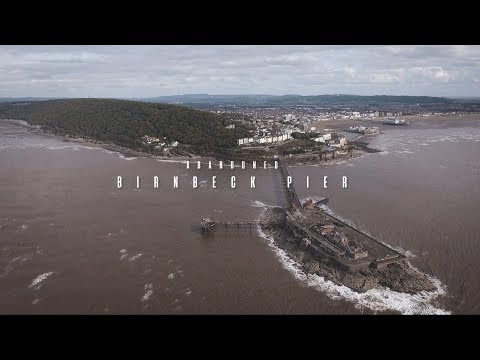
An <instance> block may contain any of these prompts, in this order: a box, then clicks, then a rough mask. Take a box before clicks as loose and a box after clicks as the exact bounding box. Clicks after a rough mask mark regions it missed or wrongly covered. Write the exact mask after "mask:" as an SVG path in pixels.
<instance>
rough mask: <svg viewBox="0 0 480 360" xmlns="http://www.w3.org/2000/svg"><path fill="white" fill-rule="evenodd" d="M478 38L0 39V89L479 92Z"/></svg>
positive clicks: (120, 93) (56, 92)
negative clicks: (385, 42) (4, 42)
mask: <svg viewBox="0 0 480 360" xmlns="http://www.w3.org/2000/svg"><path fill="white" fill-rule="evenodd" d="M479 79H480V46H256V45H252V46H187V45H181V46H0V96H74V97H85V96H91V97H93V96H96V97H151V96H159V95H171V94H182V93H192V92H194V93H211V94H234V93H237V94H240V93H241V94H246V93H268V94H286V93H293V92H294V93H298V94H304V95H311V94H325V93H356V94H398V95H400V94H402V95H404V94H411V95H438V96H480V91H479V90H480V87H479V85H480V83H479Z"/></svg>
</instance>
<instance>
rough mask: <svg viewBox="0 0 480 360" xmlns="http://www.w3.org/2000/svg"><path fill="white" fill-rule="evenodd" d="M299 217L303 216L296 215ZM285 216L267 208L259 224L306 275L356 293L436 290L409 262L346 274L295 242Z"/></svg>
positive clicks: (277, 209)
mask: <svg viewBox="0 0 480 360" xmlns="http://www.w3.org/2000/svg"><path fill="white" fill-rule="evenodd" d="M297 215H298V216H299V217H301V216H303V215H302V214H297ZM286 217H287V212H286V210H285V209H282V208H278V207H275V208H269V209H267V211H266V212H265V214H264V216H263V217H262V219H261V221H260V224H261V226H262V229H263V231H265V232H267V233H268V234H269V235H271V236H272V237H273V239H274V241H275V243H276V245H277V246H278V247H280V248H282V249H284V250H285V251H286V252H287V253H288V254H290V257H291V258H292V259H293V260H295V261H296V262H297V263H298V264H300V265H301V266H302V268H303V270H304V271H305V273H306V274H317V275H319V276H322V277H324V278H326V279H328V280H330V281H332V282H333V283H335V284H337V285H345V286H348V287H349V288H351V289H353V290H354V291H357V292H365V291H368V290H370V289H372V288H375V287H377V286H383V287H387V288H390V289H392V290H394V291H398V292H403V293H412V294H413V293H418V292H422V291H432V290H435V286H434V285H433V283H432V281H431V280H430V279H429V277H428V276H427V275H425V274H422V273H420V272H419V271H417V270H415V269H414V268H413V267H412V266H411V265H410V264H409V263H408V261H406V260H405V261H403V262H400V263H392V264H389V265H387V267H386V268H383V269H363V270H360V271H346V270H343V269H342V268H340V267H339V266H338V265H336V262H335V261H332V259H331V258H329V257H323V256H322V257H321V256H318V255H317V254H315V255H314V254H312V253H311V252H309V251H308V250H307V247H306V246H305V243H304V241H296V240H295V236H293V235H292V234H291V233H289V232H288V231H287V230H286V228H285V224H286Z"/></svg>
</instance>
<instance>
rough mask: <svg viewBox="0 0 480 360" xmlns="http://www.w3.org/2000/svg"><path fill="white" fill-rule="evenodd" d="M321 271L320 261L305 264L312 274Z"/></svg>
mask: <svg viewBox="0 0 480 360" xmlns="http://www.w3.org/2000/svg"><path fill="white" fill-rule="evenodd" d="M319 269H320V265H319V263H318V261H309V262H308V263H306V264H305V270H306V271H307V272H308V273H310V274H315V273H317V271H318V270H319Z"/></svg>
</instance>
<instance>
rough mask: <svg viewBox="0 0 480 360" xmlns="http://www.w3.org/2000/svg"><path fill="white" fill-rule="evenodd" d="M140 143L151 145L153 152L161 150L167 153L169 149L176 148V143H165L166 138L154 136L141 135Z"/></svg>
mask: <svg viewBox="0 0 480 360" xmlns="http://www.w3.org/2000/svg"><path fill="white" fill-rule="evenodd" d="M142 143H143V145H152V146H153V147H154V149H155V150H159V149H163V151H164V152H167V151H169V150H170V149H171V148H174V147H177V146H178V141H175V140H174V141H172V142H171V143H167V141H166V137H164V138H163V139H160V138H158V137H154V136H148V135H143V136H142Z"/></svg>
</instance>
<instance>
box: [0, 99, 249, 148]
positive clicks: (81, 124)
mask: <svg viewBox="0 0 480 360" xmlns="http://www.w3.org/2000/svg"><path fill="white" fill-rule="evenodd" d="M0 118H4V119H19V120H26V121H28V122H29V123H31V124H35V125H41V126H42V128H43V129H45V130H50V131H53V132H54V133H56V134H62V135H63V134H69V135H72V136H79V137H86V138H90V139H96V140H100V141H105V142H112V143H114V144H117V145H121V146H126V147H129V148H134V149H136V148H141V147H142V143H141V141H140V138H141V137H142V136H143V135H149V136H156V137H160V138H163V137H165V138H166V140H167V141H174V140H176V141H178V142H179V143H181V144H187V145H191V149H192V150H194V152H196V153H201V154H208V153H216V152H222V151H226V149H230V148H233V147H235V146H236V144H237V139H238V138H242V137H246V136H247V134H248V131H247V129H246V128H245V127H244V126H242V125H241V124H239V123H237V124H236V127H235V129H226V128H225V126H226V125H228V124H230V123H231V119H230V118H229V117H228V116H227V115H217V114H213V113H209V112H204V111H199V110H194V109H191V108H187V107H183V106H178V105H168V104H161V103H146V102H138V101H128V100H113V99H68V100H48V101H38V102H30V103H2V104H0Z"/></svg>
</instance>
